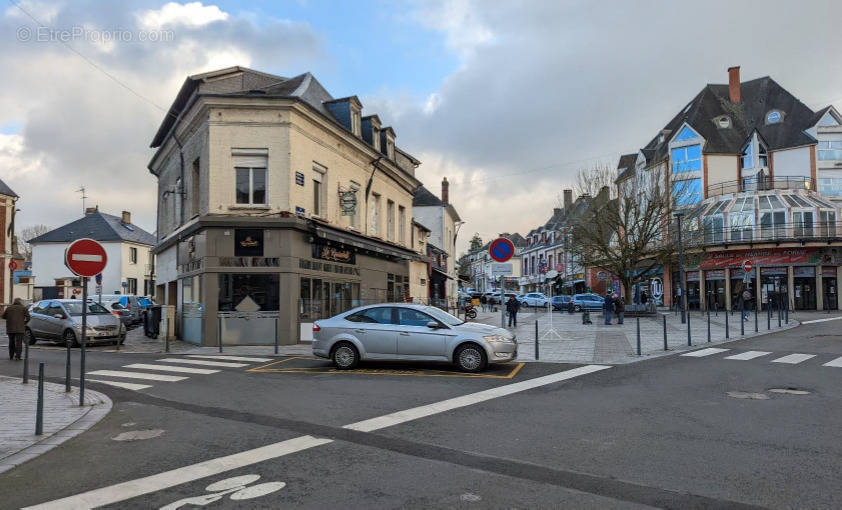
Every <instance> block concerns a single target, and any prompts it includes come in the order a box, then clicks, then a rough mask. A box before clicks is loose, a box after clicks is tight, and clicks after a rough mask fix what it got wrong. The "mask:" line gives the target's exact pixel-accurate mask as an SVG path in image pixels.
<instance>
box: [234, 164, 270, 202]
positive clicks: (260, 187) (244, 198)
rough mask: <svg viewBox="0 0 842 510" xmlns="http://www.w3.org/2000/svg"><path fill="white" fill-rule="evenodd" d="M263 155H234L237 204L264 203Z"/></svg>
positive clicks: (265, 166) (264, 175) (264, 174)
mask: <svg viewBox="0 0 842 510" xmlns="http://www.w3.org/2000/svg"><path fill="white" fill-rule="evenodd" d="M266 168H267V157H266V156H265V155H247V154H242V155H235V156H234V171H235V173H236V195H237V198H236V202H237V204H238V205H266V204H267V193H266V191H267V190H266Z"/></svg>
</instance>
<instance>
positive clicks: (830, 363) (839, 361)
mask: <svg viewBox="0 0 842 510" xmlns="http://www.w3.org/2000/svg"><path fill="white" fill-rule="evenodd" d="M822 366H824V367H842V358H836V359H835V360H832V361H828V362H827V363H825V364H824V365H822Z"/></svg>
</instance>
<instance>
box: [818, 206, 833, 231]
mask: <svg viewBox="0 0 842 510" xmlns="http://www.w3.org/2000/svg"><path fill="white" fill-rule="evenodd" d="M819 229H820V234H821V236H822V237H834V236H835V235H836V211H820V212H819Z"/></svg>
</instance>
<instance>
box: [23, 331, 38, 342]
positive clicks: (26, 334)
mask: <svg viewBox="0 0 842 510" xmlns="http://www.w3.org/2000/svg"><path fill="white" fill-rule="evenodd" d="M23 336H24V341H26V343H28V344H29V345H35V342H37V341H38V339H37V338H35V335H34V334H33V333H32V330H31V329H29V328H26V331H24V333H23Z"/></svg>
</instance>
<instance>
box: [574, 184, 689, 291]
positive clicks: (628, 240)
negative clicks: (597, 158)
mask: <svg viewBox="0 0 842 510" xmlns="http://www.w3.org/2000/svg"><path fill="white" fill-rule="evenodd" d="M592 171H593V175H592V179H591V178H589V177H588V174H586V173H582V174H580V175H581V176H582V177H583V178H584V179H586V180H594V181H597V180H598V179H600V178H602V173H603V169H600V168H594V169H592ZM620 186H621V189H622V190H621V192H620V196H619V197H618V198H617V199H613V200H603V201H602V203H599V201H598V200H596V199H595V200H594V201H593V202H592V203H591V207H589V208H588V210H587V211H586V212H585V213H584V214H582V215H581V216H579V217H577V218H575V219H574V220H573V221H572V225H570V229H571V234H572V237H573V242H572V243H571V244H572V246H571V251H572V253H573V255H574V257H575V258H576V259H578V263H579V264H581V265H582V266H583V267H594V268H598V269H601V270H604V271H607V272H609V273H611V274H613V275H616V276H617V278H619V279H620V281H621V282H622V283H623V288H624V289H625V294H626V300H627V301H630V299H631V289H632V285H633V284H635V283H637V282H638V281H641V280H643V279H645V278H648V277H649V272H650V271H652V270H653V269H655V267H656V266H658V265H666V264H667V263H668V262H669V261H670V259H671V258H672V256H673V253H674V251H675V248H676V245H675V243H674V242H672V241H671V239H669V238H668V235H667V234H666V232H668V226H669V225H668V223H667V222H668V219H669V213H670V206H671V203H672V201H673V200H674V199H675V197H674V196H673V193H672V192H670V191H668V190H666V189H665V188H666V187H665V186H664V182H663V180H662V178H661V172H659V171H657V170H645V171H641V172H638V173H637V174H635V175H634V176H632V177H630V178H629V179H627V180H624V181H623V182H622V183H621V185H620ZM679 203H680V202H679Z"/></svg>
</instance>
